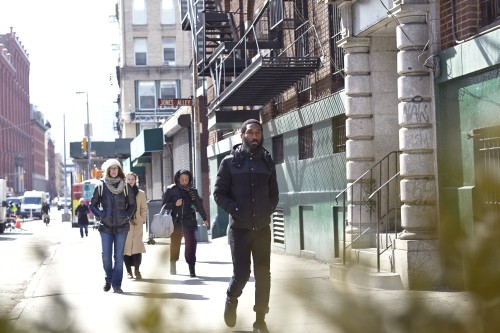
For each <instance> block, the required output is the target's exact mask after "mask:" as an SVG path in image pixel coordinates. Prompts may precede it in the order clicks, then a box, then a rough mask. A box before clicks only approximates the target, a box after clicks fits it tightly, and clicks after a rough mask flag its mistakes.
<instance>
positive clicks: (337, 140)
mask: <svg viewBox="0 0 500 333" xmlns="http://www.w3.org/2000/svg"><path fill="white" fill-rule="evenodd" d="M346 120H347V117H346V116H345V115H341V116H338V117H334V118H332V133H333V153H334V154H336V153H343V152H345V143H346V141H347V138H346V136H345V121H346Z"/></svg>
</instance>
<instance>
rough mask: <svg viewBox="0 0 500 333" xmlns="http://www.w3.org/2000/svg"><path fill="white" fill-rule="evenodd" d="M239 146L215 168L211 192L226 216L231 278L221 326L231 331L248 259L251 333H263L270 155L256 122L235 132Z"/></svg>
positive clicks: (274, 200) (273, 192)
mask: <svg viewBox="0 0 500 333" xmlns="http://www.w3.org/2000/svg"><path fill="white" fill-rule="evenodd" d="M240 135H241V141H242V143H241V144H237V145H235V146H234V147H233V150H232V152H231V154H230V155H228V156H226V157H225V158H224V159H223V160H222V162H221V164H220V167H219V171H218V173H217V179H216V181H215V186H214V199H215V202H216V203H217V205H219V206H220V207H221V208H222V209H224V210H225V211H226V212H227V213H228V214H229V225H230V229H229V233H228V239H229V244H230V247H231V256H232V259H233V276H232V278H231V281H230V282H229V288H228V289H227V297H226V304H225V308H224V321H225V322H226V325H227V326H229V327H234V326H235V325H236V308H237V306H238V297H239V296H240V295H241V293H242V292H243V288H244V287H245V285H246V283H247V281H248V278H249V277H250V271H251V270H250V265H251V257H252V258H253V265H254V267H253V271H254V277H255V305H254V308H253V309H254V311H255V313H256V320H255V322H254V324H253V332H254V333H268V332H269V330H268V329H267V325H266V322H265V316H266V314H267V313H268V311H269V307H268V306H269V292H270V289H271V272H270V261H271V227H270V223H271V214H272V213H273V212H274V210H275V209H276V206H277V204H278V201H279V190H278V182H277V180H276V169H275V165H274V161H273V160H272V158H271V154H270V153H269V152H268V151H267V150H266V149H264V148H263V147H262V142H263V139H264V138H263V134H262V125H261V123H260V122H259V121H257V120H255V119H249V120H247V121H245V122H244V123H243V124H242V125H241V128H240Z"/></svg>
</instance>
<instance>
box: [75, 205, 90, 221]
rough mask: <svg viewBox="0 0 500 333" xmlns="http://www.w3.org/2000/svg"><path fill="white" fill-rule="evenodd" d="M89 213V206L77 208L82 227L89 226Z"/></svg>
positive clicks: (76, 212)
mask: <svg viewBox="0 0 500 333" xmlns="http://www.w3.org/2000/svg"><path fill="white" fill-rule="evenodd" d="M89 211H90V209H89V207H88V206H87V205H78V207H76V209H75V214H76V215H77V216H78V224H81V225H88V224H89V217H88V216H87V214H88V213H89Z"/></svg>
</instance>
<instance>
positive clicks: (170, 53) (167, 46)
mask: <svg viewBox="0 0 500 333" xmlns="http://www.w3.org/2000/svg"><path fill="white" fill-rule="evenodd" d="M162 43H163V63H164V64H165V65H168V66H175V37H166V38H163V40H162Z"/></svg>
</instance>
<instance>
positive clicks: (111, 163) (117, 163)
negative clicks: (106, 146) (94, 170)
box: [101, 158, 123, 175]
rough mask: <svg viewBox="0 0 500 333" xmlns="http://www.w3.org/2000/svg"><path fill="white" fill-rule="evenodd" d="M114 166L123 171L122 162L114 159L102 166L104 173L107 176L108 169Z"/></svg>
mask: <svg viewBox="0 0 500 333" xmlns="http://www.w3.org/2000/svg"><path fill="white" fill-rule="evenodd" d="M113 165H116V166H117V167H119V168H120V170H123V169H122V165H121V163H120V161H118V160H117V159H114V158H110V159H109V160H107V161H106V162H104V163H103V164H102V167H101V170H102V172H103V173H104V174H105V175H106V174H107V171H108V168H109V167H110V166H113Z"/></svg>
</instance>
